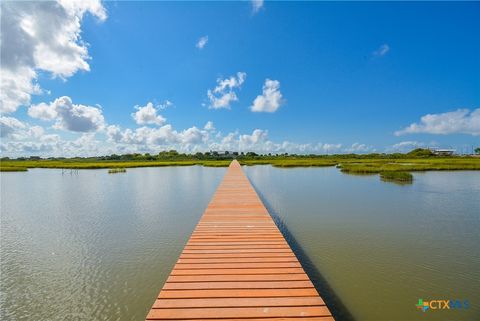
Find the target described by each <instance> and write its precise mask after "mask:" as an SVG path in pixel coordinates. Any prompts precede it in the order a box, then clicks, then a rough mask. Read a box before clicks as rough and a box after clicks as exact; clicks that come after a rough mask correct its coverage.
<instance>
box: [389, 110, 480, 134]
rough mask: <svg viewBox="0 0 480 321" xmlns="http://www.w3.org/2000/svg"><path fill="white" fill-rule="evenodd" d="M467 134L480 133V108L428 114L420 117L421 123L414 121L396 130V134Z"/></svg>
mask: <svg viewBox="0 0 480 321" xmlns="http://www.w3.org/2000/svg"><path fill="white" fill-rule="evenodd" d="M421 133H425V134H437V135H449V134H467V135H473V136H479V135H480V108H477V109H474V110H473V111H470V110H468V109H458V110H456V111H451V112H446V113H440V114H427V115H425V116H422V117H421V118H420V123H412V124H410V125H409V126H408V127H406V128H404V129H402V130H399V131H396V132H395V135H396V136H401V135H406V134H421Z"/></svg>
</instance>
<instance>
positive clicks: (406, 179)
mask: <svg viewBox="0 0 480 321" xmlns="http://www.w3.org/2000/svg"><path fill="white" fill-rule="evenodd" d="M380 179H382V180H383V181H389V182H390V181H391V182H398V183H403V184H408V183H412V182H413V175H412V174H410V173H409V172H401V171H398V172H391V171H385V172H380Z"/></svg>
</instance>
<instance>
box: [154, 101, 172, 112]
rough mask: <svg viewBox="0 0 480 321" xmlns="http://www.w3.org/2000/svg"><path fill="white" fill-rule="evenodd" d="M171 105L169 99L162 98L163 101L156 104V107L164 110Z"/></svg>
mask: <svg viewBox="0 0 480 321" xmlns="http://www.w3.org/2000/svg"><path fill="white" fill-rule="evenodd" d="M173 106H174V105H173V103H172V102H171V101H170V100H164V101H163V103H161V104H158V105H157V109H160V110H164V109H167V108H170V107H173Z"/></svg>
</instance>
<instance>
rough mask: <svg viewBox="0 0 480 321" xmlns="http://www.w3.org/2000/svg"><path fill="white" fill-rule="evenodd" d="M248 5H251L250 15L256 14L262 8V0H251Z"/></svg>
mask: <svg viewBox="0 0 480 321" xmlns="http://www.w3.org/2000/svg"><path fill="white" fill-rule="evenodd" d="M250 3H251V4H252V13H253V14H256V13H258V12H259V11H260V9H262V8H263V4H264V3H263V0H251V1H250Z"/></svg>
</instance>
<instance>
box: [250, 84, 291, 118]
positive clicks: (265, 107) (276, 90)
mask: <svg viewBox="0 0 480 321" xmlns="http://www.w3.org/2000/svg"><path fill="white" fill-rule="evenodd" d="M282 103H283V98H282V93H281V92H280V82H279V81H278V80H270V79H266V80H265V84H264V85H263V90H262V94H261V95H258V96H257V98H255V100H254V101H253V104H252V106H250V110H251V111H253V112H268V113H274V112H276V111H277V109H278V108H279V107H280V105H282Z"/></svg>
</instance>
